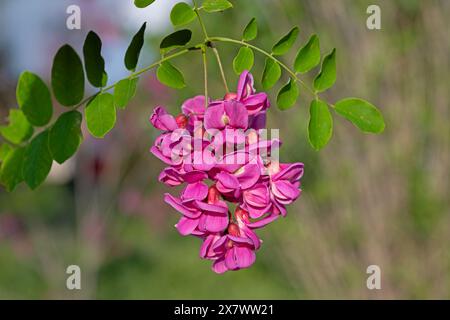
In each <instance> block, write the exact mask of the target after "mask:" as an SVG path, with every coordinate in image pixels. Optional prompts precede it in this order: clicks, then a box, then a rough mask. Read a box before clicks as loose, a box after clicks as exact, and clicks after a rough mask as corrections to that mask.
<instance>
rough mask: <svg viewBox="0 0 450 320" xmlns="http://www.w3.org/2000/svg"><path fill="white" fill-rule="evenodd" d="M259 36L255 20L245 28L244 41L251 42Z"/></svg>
mask: <svg viewBox="0 0 450 320" xmlns="http://www.w3.org/2000/svg"><path fill="white" fill-rule="evenodd" d="M257 35H258V23H257V22H256V18H253V19H252V20H250V22H249V23H248V24H247V26H246V27H245V29H244V34H243V36H242V40H244V41H251V40H253V39H255V38H256V37H257Z"/></svg>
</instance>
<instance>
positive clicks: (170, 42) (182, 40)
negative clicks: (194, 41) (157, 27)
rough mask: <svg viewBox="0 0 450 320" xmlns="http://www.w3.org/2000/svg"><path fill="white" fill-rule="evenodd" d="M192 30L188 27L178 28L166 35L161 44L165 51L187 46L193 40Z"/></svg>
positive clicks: (162, 49)
mask: <svg viewBox="0 0 450 320" xmlns="http://www.w3.org/2000/svg"><path fill="white" fill-rule="evenodd" d="M191 37H192V31H191V30H188V29H183V30H178V31H175V32H174V33H172V34H169V35H168V36H167V37H165V38H164V39H163V40H162V41H161V44H160V46H159V48H160V49H161V51H162V52H163V53H167V52H169V51H170V50H172V49H175V48H178V47H182V46H185V45H186V44H188V43H189V41H191Z"/></svg>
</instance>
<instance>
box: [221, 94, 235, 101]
mask: <svg viewBox="0 0 450 320" xmlns="http://www.w3.org/2000/svg"><path fill="white" fill-rule="evenodd" d="M236 98H237V94H236V93H234V92H228V93H227V94H226V95H225V96H224V97H223V100H225V101H229V100H233V99H236Z"/></svg>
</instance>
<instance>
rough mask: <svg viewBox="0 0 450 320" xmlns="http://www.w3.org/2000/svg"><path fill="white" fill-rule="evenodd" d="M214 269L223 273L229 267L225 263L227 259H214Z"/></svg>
mask: <svg viewBox="0 0 450 320" xmlns="http://www.w3.org/2000/svg"><path fill="white" fill-rule="evenodd" d="M212 269H213V271H214V272H215V273H218V274H222V273H225V272H227V271H228V268H227V266H226V264H225V259H224V258H221V259H219V260H216V261H214V263H213V265H212Z"/></svg>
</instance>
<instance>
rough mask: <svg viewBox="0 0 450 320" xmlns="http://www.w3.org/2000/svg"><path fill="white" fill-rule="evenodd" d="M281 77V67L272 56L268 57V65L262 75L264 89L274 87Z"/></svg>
mask: <svg viewBox="0 0 450 320" xmlns="http://www.w3.org/2000/svg"><path fill="white" fill-rule="evenodd" d="M280 77H281V67H280V65H279V64H278V63H276V62H275V61H274V60H273V59H271V58H266V65H265V66H264V72H263V75H262V80H261V83H262V86H263V89H264V90H269V89H270V88H272V87H273V86H274V85H275V84H276V83H277V81H278V80H279V79H280Z"/></svg>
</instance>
